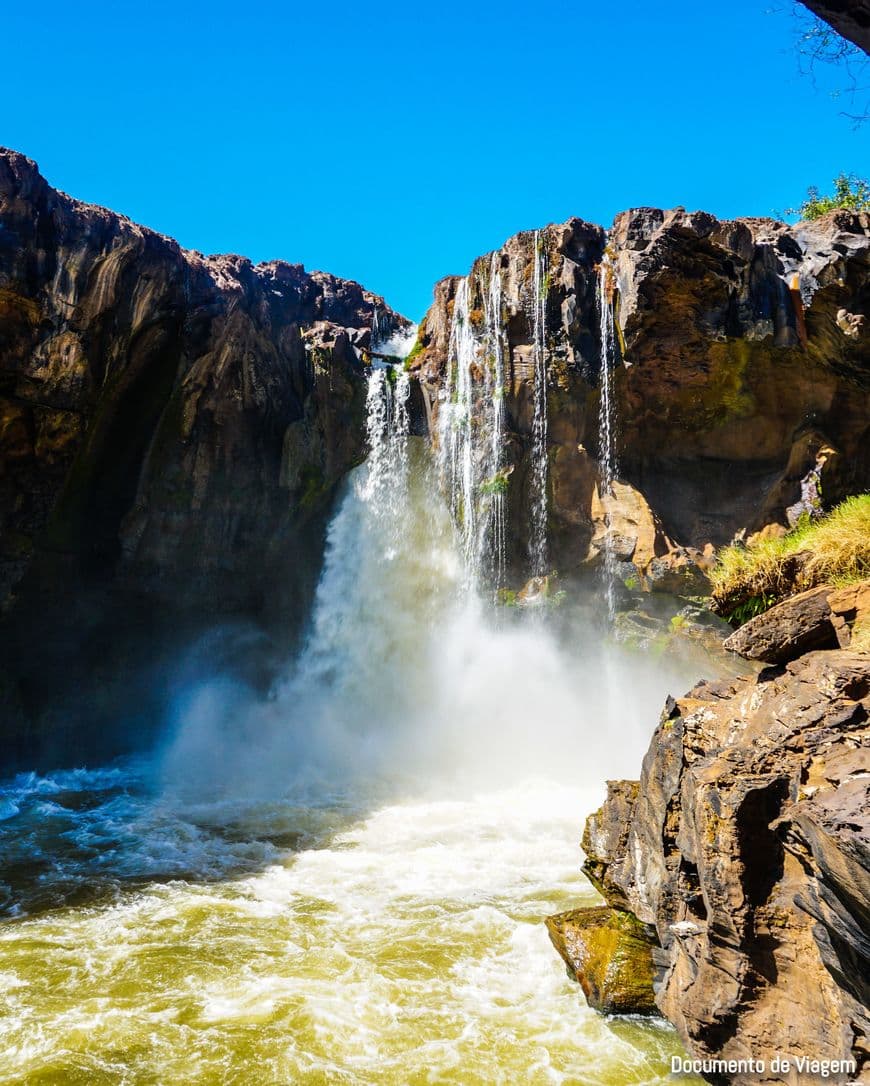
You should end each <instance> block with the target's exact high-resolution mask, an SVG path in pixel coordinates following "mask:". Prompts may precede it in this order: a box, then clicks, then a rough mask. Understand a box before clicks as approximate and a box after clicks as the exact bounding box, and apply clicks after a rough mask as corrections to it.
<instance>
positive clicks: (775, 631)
mask: <svg viewBox="0 0 870 1086" xmlns="http://www.w3.org/2000/svg"><path fill="white" fill-rule="evenodd" d="M830 592H831V589H830V586H827V585H822V586H821V587H819V588H811V589H809V591H807V592H800V593H798V595H796V596H791V597H789V599H787V600H783V602H782V603H778V604H776V606H775V607H771V608H770V610H769V611H765V612H764V613H763V614H761V615H756V617H755V618H752V619H750V620H749V621H748V622H747V623H745V624H744V625H743V626H741V627H740V628H739V629H738V630H735V631H734V633H733V634H731V636H730V637H729V638H728V640H727V641H726V642H725V645H724V647H725V648H726V649H728V651H729V652H736V653H737V654H738V655H739V656H744V657H746V658H747V659H749V660H763V661H764V662H765V663H768V664H784V663H787V662H788V661H789V660H794V659H796V658H797V657H798V656H800V655H802V654H803V653H805V652H809V651H810V650H812V649H829V648H836V646H837V644H838V641H837V634H836V632H835V630H834V626H833V622H832V614H831V607H830V604H829V603H828V596H829V595H830ZM844 624H845V622H844Z"/></svg>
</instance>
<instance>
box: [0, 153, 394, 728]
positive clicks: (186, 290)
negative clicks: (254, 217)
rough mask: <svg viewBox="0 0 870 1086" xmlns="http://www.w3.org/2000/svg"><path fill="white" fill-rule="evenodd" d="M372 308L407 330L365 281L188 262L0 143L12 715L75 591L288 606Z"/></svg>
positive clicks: (193, 604)
mask: <svg viewBox="0 0 870 1086" xmlns="http://www.w3.org/2000/svg"><path fill="white" fill-rule="evenodd" d="M375 315H377V320H378V324H379V327H380V329H381V330H382V331H386V332H389V331H391V330H395V329H398V328H404V327H405V326H407V324H408V322H407V321H406V320H404V318H402V317H399V316H398V315H397V314H395V313H393V312H392V311H391V310H390V309H389V308H388V307H387V306H385V305H384V303H383V301H382V300H381V299H380V298H378V297H376V296H375V295H372V294H370V293H369V292H367V291H365V290H363V289H362V288H361V287H360V286H358V285H357V284H356V283H352V282H346V281H343V280H340V279H336V278H335V277H333V276H330V275H327V274H323V273H320V272H314V273H307V272H305V271H304V269H303V268H302V267H301V266H299V265H290V264H285V263H282V262H272V263H267V264H260V265H258V266H256V267H255V266H253V265H252V264H251V263H250V262H249V261H248V260H246V259H244V258H242V257H237V256H216V257H204V256H201V255H200V254H198V253H194V252H187V251H185V250H183V249H181V248H180V247H179V246H178V245H177V244H176V243H175V242H174V241H172V240H170V239H168V238H165V237H162V236H160V235H158V234H156V233H154V232H153V231H150V230H147V229H145V228H143V227H140V226H137V225H135V224H134V223H131V222H130V221H128V220H127V219H124V218H122V217H120V216H118V215H115V214H113V213H112V212H109V211H106V210H105V209H103V208H98V207H91V206H88V205H86V204H82V203H79V202H78V201H76V200H73V199H70V198H69V197H67V196H65V195H63V194H62V193H59V192H57V191H55V190H54V189H52V188H51V187H50V186H49V185H48V183H47V182H46V181H45V180H44V178H42V177H41V176H40V174H39V172H38V170H37V167H36V166H35V164H34V163H33V162H31V161H30V160H28V159H26V158H24V157H23V156H22V155H19V154H16V153H14V152H11V151H0V518H2V520H0V598H2V599H6V601H7V604H6V609H7V612H8V614H7V618H6V624H7V626H6V629H7V643H8V644H10V645H11V647H12V655H13V656H14V657H15V659H14V660H13V661H12V670H13V671H15V672H16V674H17V675H19V676H23V680H22V681H23V689H22V690H21V691H19V692H18V693H15V694H14V696H13V695H9V697H10V698H11V700H12V701H16V702H17V704H18V706H19V708H20V704H21V700H22V699H23V701H24V702H25V703H27V702H28V701H32V702H33V706H32V707H35V705H36V704H37V703H38V702H39V697H38V695H37V692H36V691H37V687H38V686H39V684H40V681H42V680H41V679H40V672H42V673H43V675H44V674H45V673H49V672H51V662H50V660H49V659H48V658H47V657H49V656H51V645H52V639H53V637H54V636H55V635H57V637H58V646H57V652H56V654H55V655H56V656H57V662H58V664H60V663H61V662H62V660H63V658H64V657H66V656H67V655H69V653H68V646H67V645H66V644H65V642H64V639H63V636H62V633H63V632H64V631H65V632H68V633H69V632H72V630H73V629H74V628H76V627H77V626H78V627H79V628H78V630H77V636H78V637H79V638H80V639H84V640H87V638H88V635H89V630H90V628H91V625H92V623H91V619H90V617H89V616H88V615H85V614H84V613H82V612H81V606H82V604H81V601H82V599H83V598H84V590H85V588H87V589H89V590H94V591H100V592H104V591H105V590H106V586H111V589H112V591H114V590H116V589H117V590H121V591H128V590H129V592H132V593H134V594H135V595H136V596H137V597H138V598H139V599H141V598H142V597H143V594H145V595H147V597H148V600H149V602H148V604H147V608H146V609H147V610H148V611H149V612H150V613H151V614H153V613H154V612H155V611H159V610H160V609H166V608H169V609H172V610H180V609H181V610H196V609H198V610H199V611H200V612H202V613H204V614H206V615H208V616H209V617H210V618H212V619H213V618H215V617H217V616H219V615H222V614H226V613H232V612H245V613H258V612H261V611H262V610H263V609H265V608H267V607H268V606H270V605H271V603H272V602H273V601H274V600H275V598H276V597H280V596H281V595H282V593H283V594H284V597H285V598H284V602H285V603H286V604H287V606H288V607H289V608H290V610H291V611H293V610H294V609H295V611H296V612H297V613H299V614H300V615H301V613H302V611H303V610H304V595H305V589H306V587H310V583H311V581H312V578H313V576H314V574H315V573H316V569H317V565H318V562H319V545H318V538H317V537H318V522H319V518H320V517H321V516H322V514H323V512H324V511H325V508H326V505H327V503H328V499H329V497H330V495H331V493H332V491H333V489H334V487H335V485H336V483H337V482H338V480H340V479H341V477H342V476H343V475H344V474H345V473H346V472H347V470H348V469H349V468H350V467H351V466H352V465H353V464H354V463H357V462H358V461H359V460H360V459H361V458H362V456H363V455H364V433H365V431H364V425H363V422H364V419H363V410H364V401H365V379H364V367H363V363H362V361H361V354H362V352H363V350H364V349H366V348H368V347H369V346H370V338H371V328H372V323H373V319H374V317H375ZM10 593H11V600H10ZM128 602H129V601H125V604H124V606H128ZM105 606H106V599H105V598H102V599H101V601H100V604H99V607H98V608H97V610H102V609H104V608H105ZM139 619H141V620H142V621H143V622H144V621H145V619H144V618H143V617H142V616H138V617H137V619H136V620H135V621H139ZM135 621H134V624H135ZM149 621H150V619H149ZM59 626H60V627H63V628H64V629H63V630H61V629H59ZM31 671H32V672H33V674H32V675H30V672H31ZM28 676H29V677H28ZM0 685H2V684H0ZM0 701H2V699H0ZM7 708H8V706H7ZM9 713H10V715H11V713H12V710H11V709H9ZM24 715H25V716H31V717H32V714H31V713H28V712H26V713H25V714H24Z"/></svg>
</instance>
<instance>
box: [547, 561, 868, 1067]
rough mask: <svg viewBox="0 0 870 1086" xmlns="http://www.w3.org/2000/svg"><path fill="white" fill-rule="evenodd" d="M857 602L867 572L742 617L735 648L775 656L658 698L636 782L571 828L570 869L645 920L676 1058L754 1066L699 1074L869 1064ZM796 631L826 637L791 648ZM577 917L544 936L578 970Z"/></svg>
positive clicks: (864, 672) (863, 697) (558, 921)
mask: <svg viewBox="0 0 870 1086" xmlns="http://www.w3.org/2000/svg"><path fill="white" fill-rule="evenodd" d="M820 593H821V598H822V601H823V603H824V604H825V606H824V607H820V606H819V599H820ZM868 603H870V582H865V583H864V584H863V585H857V586H852V587H851V588H847V589H841V590H838V591H832V590H831V589H827V590H814V591H813V592H808V593H804V594H803V595H802V596H796V597H794V598H793V599H792V600H789V601H786V602H785V603H782V604H780V605H779V606H777V607H775V608H774V609H773V610H771V611H770V612H768V613H767V614H765V615H762V616H759V617H758V618H756V619H754V620H753V622H752V623H750V624H748V626H747V627H745V628H744V630H745V631H746V633H745V634H744V636H743V638H742V639H741V641H740V644H739V645H735V646H734V647H737V648H738V649H739V651H741V652H742V653H744V654H747V655H752V656H759V655H760V656H761V657H762V658H763V659H766V660H769V659H776V660H778V661H779V666H776V667H769V668H767V669H766V670H764V671H762V672H761V673H760V674H759V675H758V676H757V677H756V678H745V679H740V680H735V681H723V682H714V683H709V682H702V683H699V684H698V685H697V686H696V687H695V688H694V689H693V690H691V691H690V692H689V693H688V694H687V695H686V696H685V697H683V698H680V699H677V700H676V701H675V700H673V699H670V700H669V702H668V704H667V705H666V707H665V711H664V713H663V714H662V719H661V721H660V723H659V726H658V729H657V730H656V732H655V734H654V736H653V738H652V741H651V743H650V747H649V750H648V752H647V755H646V758H645V759H644V762H643V770H642V773H641V778H640V782H639V783H638V782H633V781H616V782H609V785H608V798H607V801H606V803H605V804H604V806H603V807H602V808H601V809H600V810H599V811H597V812H595V813H594V814H593V815H591V816H590V818H589V819H588V821H587V823H586V832H585V834H584V838H583V847H584V850H585V852H586V857H587V859H586V864H585V870H586V872H587V874H588V875H589V877H590V879H591V880H592V881H593V883H594V884H595V885H596V886H597V887H598V889H599V890H600V891H601V893H602V894H603V895H604V897H605V898H606V900H607V902H608V904H609V906H610V907H611V908H612V909H613V910H616V913H617V915H624V914H628V918H629V920H633V921H634V922H635V923H640V924H644V925H647V928H648V931H649V932H650V934H651V938H650V943H651V945H652V955H653V958H654V960H655V961H656V962H657V965H658V968H659V972H658V977H657V978H656V980H655V982H654V988H655V1001H656V1004H657V1005H658V1007H659V1009H660V1010H661V1012H662V1013H663V1014H664V1015H665V1016H666V1017H668V1018H669V1019H670V1020H671V1021H672V1022H674V1023H675V1025H676V1026H677V1028H678V1029H679V1031H680V1034H681V1035H682V1037H683V1039H684V1041H685V1043H686V1045H687V1047H688V1048H689V1051H690V1052H691V1053H692V1054H693V1055H694V1056H695V1057H701V1058H708V1057H715V1058H718V1059H725V1060H729V1059H736V1060H740V1059H743V1060H747V1059H749V1058H754V1059H757V1060H763V1061H764V1062H765V1064H766V1067H767V1070H766V1071H765V1073H764V1074H762V1075H758V1074H757V1073H750V1074H736V1075H730V1076H728V1075H726V1076H719V1078H717V1077H716V1076H711V1078H712V1080H713V1081H720V1080H721V1081H728V1082H733V1083H738V1084H744V1083H745V1084H747V1086H748V1084H749V1083H757V1082H792V1081H795V1079H794V1077H793V1076H792V1075H790V1074H787V1073H782V1072H777V1071H776V1070H775V1069H774V1068H773V1067H772V1064H773V1060H774V1058H775V1057H777V1056H779V1057H784V1058H787V1059H791V1061H792V1067H793V1068H794V1067H795V1061H796V1060H797V1059H798V1057H803V1058H805V1059H806V1058H810V1059H814V1060H820V1061H828V1062H829V1063H830V1064H831V1066H832V1067H834V1061H840V1067H839V1068H837V1069H836V1070H835V1071H832V1073H831V1074H830V1076H829V1077H828V1078H827V1081H831V1082H838V1083H846V1082H851V1081H855V1080H860V1081H864V1079H863V1078H862V1077H861V1073H862V1072H861V1071H860V1069H861V1068H863V1069H864V1071H863V1073H864V1074H866V1071H867V1068H868V1066H870V1018H868V1006H870V986H868V978H870V945H868V942H867V930H868V922H870V914H868V901H870V730H868V720H870V656H868V654H867V652H866V651H856V650H855V648H853V644H854V643H859V642H861V639H862V638H864V637H865V634H864V633H863V632H862V631H864V630H865V623H866V622H867V620H868V610H867V606H868ZM750 627H751V628H750ZM787 629H790V631H791V633H790V634H789V636H787V637H786V636H783V634H784V633H785V632H786V630H787ZM810 630H815V631H816V642H817V643H820V642H821V641H823V640H824V638H825V636H828V637H829V643H830V644H833V645H834V646H835V647H834V648H830V649H828V650H827V651H812V652H807V653H805V654H804V655H800V656H798V655H797V654H798V653H799V652H801V651H802V642H803V641H804V639H805V637H806V635H807V633H808V632H809V631H810ZM738 632H739V633H743V631H738ZM732 640H733V639H732ZM838 642H839V645H840V646H841V647H839V648H838V647H836V646H837V644H838ZM842 646H847V647H845V648H844V647H842ZM601 911H602V910H600V909H599V910H589V911H588V912H589V913H590V914H591V913H597V912H601ZM575 915H576V919H575ZM578 921H582V922H583V923H585V924H586V925H587V926H588V925H589V923H590V921H589V919H588V918H587V917H586V916H585V914H583V913H580V914H572V913H568V914H565V916H564V917H561V918H559V917H557V918H554V920H553V922H552V923H551V932H552V933H553V934H554V941H555V942H556V944H557V947H558V949H559V950H560V952H561V953H562V954H563V956H565V957H566V959H567V960H568V961H569V964H570V965H571V966H572V968H574V969H575V971H577V972H578V973H582V974H584V975H585V971H586V969H587V964H586V960H587V958H588V952H587V951H586V944H588V943H589V937H588V936H586V935H585V934H584V929H583V925H582V924H581V923H579V922H578ZM623 926H625V925H623ZM604 973H605V975H609V973H608V971H607V969H606V968H604ZM580 979H584V978H583V977H581V978H580ZM623 1009H628V1010H632V1009H634V1008H633V1007H631V1006H629V1007H627V1008H623ZM849 1061H854V1063H853V1066H852V1069H851V1070H849V1069H848V1064H849ZM856 1068H857V1069H858V1073H856ZM810 1077H812V1076H810ZM801 1081H803V1079H802V1078H801ZM808 1081H809V1079H808Z"/></svg>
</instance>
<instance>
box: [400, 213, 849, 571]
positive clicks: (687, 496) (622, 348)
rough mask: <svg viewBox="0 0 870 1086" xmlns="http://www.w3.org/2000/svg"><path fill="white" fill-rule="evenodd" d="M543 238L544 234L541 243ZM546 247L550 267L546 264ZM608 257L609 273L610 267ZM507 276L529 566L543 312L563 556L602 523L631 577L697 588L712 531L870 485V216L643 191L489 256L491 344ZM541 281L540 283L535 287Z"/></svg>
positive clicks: (483, 298) (426, 334)
mask: <svg viewBox="0 0 870 1086" xmlns="http://www.w3.org/2000/svg"><path fill="white" fill-rule="evenodd" d="M536 238H537V241H536ZM536 249H537V251H539V252H540V253H541V254H542V258H543V264H544V266H545V269H546V270H545V274H544V275H543V276H538V280H539V282H538V285H537V288H536V285H535V284H536V278H535V272H534V266H535V260H536ZM602 265H603V266H604V268H605V273H604V275H603V276H602V274H601V271H600V269H601V267H602ZM494 274H497V275H498V276H499V278H500V285H501V313H500V317H499V321H500V325H501V330H502V332H501V334H502V339H503V353H504V358H505V363H504V364H505V375H506V379H505V387H504V398H505V409H506V418H507V422H506V430H507V435H506V450H507V461H508V463H507V467H506V470H505V472H504V473H503V474H504V478H505V480H506V482H507V487H506V490H507V502H508V509H509V512H508V521H509V524H510V531H509V536H510V537H511V538H512V539H513V540H514V543H515V553H514V556H513V557H514V563H515V565H516V566H518V567H521V566H522V554H523V552H524V546H523V544H524V539H525V535H526V534H527V531H528V528H527V525H528V511H529V502H530V500H531V499H530V486H529V475H530V466H529V450H530V446H531V444H532V431H533V408H534V388H533V386H534V358H533V356H534V336H535V328H534V322H535V313H536V312H537V311H538V309H539V307H540V310H541V311H542V312H543V314H544V328H543V343H544V350H545V354H546V362H547V370H548V389H547V401H548V403H547V414H548V434H547V439H548V461H549V479H548V512H549V537H550V545H551V559H552V563H553V565H554V566H556V567H558V568H559V570H560V571H570V570H576V569H578V568H579V567H581V566H583V565H584V564H585V563H588V562H590V561H591V562H594V561H595V560H596V559H597V558H598V557H599V556H600V554H601V552H602V550H603V548H604V544H605V541H607V544H608V545H609V546H610V548H611V549H612V551H613V552H614V553H615V554H616V556H617V557H618V559H619V561H620V562H621V563H622V574H623V577H624V578H628V577H632V578H638V579H640V578H643V579H645V581H646V583H647V586H648V587H657V586H659V587H664V588H667V589H669V590H673V589H679V588H680V586H681V584H683V585H684V586H685V587H686V588H693V587H694V588H695V590H697V587H698V579H697V569H698V567H703V565H704V564H705V561H706V560H708V558H709V555H710V552H711V550H712V548H714V547H717V546H720V545H721V544H723V543H726V542H729V541H730V540H732V539H733V538H735V537H740V536H743V537H746V536H750V535H752V534H754V533H756V532H760V531H765V530H766V531H768V532H770V531H776V530H779V529H778V527H777V526H780V527H787V526H788V525H789V524H790V523H791V522H793V521H794V519H795V518H796V517H797V516H799V514H800V512H801V511H802V510H804V509H815V508H822V507H827V506H829V505H831V504H834V503H835V502H836V501H838V500H839V499H841V498H842V497H843V496H845V495H847V494H850V493H854V492H856V491H860V490H863V489H865V488H866V487H867V486H868V483H870V442H868V434H870V328H868V324H867V320H866V314H867V312H868V309H870V216H868V215H867V214H855V213H850V212H844V211H836V212H832V213H830V214H829V215H827V216H825V217H824V218H822V219H819V220H817V221H816V222H812V223H799V224H797V225H796V226H786V225H785V224H783V223H780V222H775V221H773V220H768V219H739V220H735V221H728V222H725V221H719V220H717V219H715V218H714V217H713V216H711V215H708V214H706V213H703V212H696V213H688V212H686V211H683V210H681V209H677V210H675V211H660V210H656V209H651V208H640V209H634V210H631V211H626V212H624V213H622V214H621V215H619V216H618V217H617V219H616V221H615V222H614V224H613V227H612V229H611V230H610V231H608V232H605V231H604V230H603V229H602V228H600V227H598V226H594V225H591V224H589V223H585V222H583V221H581V220H578V219H572V220H569V221H568V222H567V223H564V224H562V225H557V226H550V227H548V228H547V229H546V230H543V231H540V232H537V233H535V234H533V233H524V234H518V235H516V236H515V237H513V238H511V239H510V240H509V241H508V242H507V243H506V244H505V245H504V246H503V247H502V248H501V249H500V250H498V251H497V252H496V253H495V254H489V255H487V256H485V257H481V258H479V259H478V260H477V261H475V263H474V265H473V267H472V269H471V272H470V273H469V277H468V284H469V286H468V298H469V306H468V307H469V314H468V319H469V320H470V321H471V323H472V325H473V326H474V332H475V335H476V337H477V338H478V339H479V341H480V344H481V346H480V350H479V360H478V363H477V364H478V367H479V369H480V370H481V371H482V370H484V369H485V367H487V366H491V365H492V360H491V357H490V356H488V354H487V347H486V329H485V327H484V325H485V320H486V312H487V298H488V297H489V295H490V287H491V280H492V276H493V275H494ZM459 283H460V280H459V279H457V278H455V277H453V278H448V279H445V280H442V281H441V282H440V283H439V284H438V286H437V287H436V290H435V300H434V304H433V306H432V308H431V309H430V310H429V312H428V314H427V316H426V318H425V320H424V322H423V323H422V324H421V328H420V335H419V338H418V343H417V346H416V348H415V350H414V352H413V355H412V358H411V362H410V365H411V368H412V370H413V372H414V373H415V374H416V375H417V377H418V378H419V382H420V386H421V389H422V390H423V395H424V399H425V401H426V410H427V415H428V419H429V423H430V429H431V431H432V433H433V435H434V436H435V438H436V441H437V439H438V418H439V412H440V409H441V407H442V405H443V404H444V402H445V400H446V398H447V397H448V396H449V395H450V394H451V393H450V368H451V365H455V360H452V359H451V328H452V325H453V316H454V313H453V311H454V305H455V299H456V294H457V289H458V284H459ZM536 289H537V291H538V296H536V295H535V290H536ZM602 296H603V297H604V304H608V305H612V306H613V307H614V313H615V319H616V326H617V353H618V358H617V360H616V362H617V364H616V367H615V373H614V376H613V386H614V387H613V423H614V428H615V443H614V444H615V449H614V451H615V454H616V460H617V463H618V473H617V478H616V480H615V483H614V486H613V488H612V493H610V494H608V493H606V491H605V488H603V487H602V485H601V474H602V473H601V469H600V465H601V461H602V458H603V455H604V450H602V448H600V444H601V442H600V427H599V406H600V405H599V392H600V387H601V359H602V342H601V330H600V329H601V306H602Z"/></svg>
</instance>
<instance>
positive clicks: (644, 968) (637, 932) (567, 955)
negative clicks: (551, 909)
mask: <svg viewBox="0 0 870 1086" xmlns="http://www.w3.org/2000/svg"><path fill="white" fill-rule="evenodd" d="M547 931H548V932H549V935H550V940H551V941H552V943H553V945H554V946H555V948H556V950H558V952H559V954H560V955H561V956H562V958H563V960H564V962H565V964H566V965H567V966H568V969H569V970H570V972H571V974H572V975H573V976H574V977H576V979H577V980H578V981H579V983H580V985H581V987H582V988H583V991H584V993H585V995H586V999H587V1000H588V1002H589V1005H590V1006H591V1007H594V1008H595V1009H596V1010H599V1011H603V1012H604V1013H605V1014H657V1013H658V1008H657V1007H656V1004H655V998H654V992H653V977H654V975H655V966H654V964H653V957H652V949H653V947H654V946H656V945H657V940H656V939H655V938H654V937H652V936H651V935H650V934H649V932H648V931H647V929H646V928H645V927H644V925H643V924H641V922H640V921H639V920H637V919H636V918H635V917H634V916H633V915H632V914H631V913H630V912H625V911H624V910H622V909H612V908H609V907H608V906H599V907H596V908H588V909H574V910H572V911H571V912H566V913H559V914H557V915H556V916H550V917H547Z"/></svg>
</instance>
